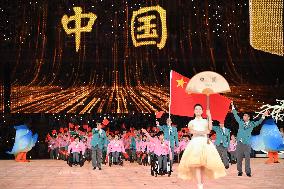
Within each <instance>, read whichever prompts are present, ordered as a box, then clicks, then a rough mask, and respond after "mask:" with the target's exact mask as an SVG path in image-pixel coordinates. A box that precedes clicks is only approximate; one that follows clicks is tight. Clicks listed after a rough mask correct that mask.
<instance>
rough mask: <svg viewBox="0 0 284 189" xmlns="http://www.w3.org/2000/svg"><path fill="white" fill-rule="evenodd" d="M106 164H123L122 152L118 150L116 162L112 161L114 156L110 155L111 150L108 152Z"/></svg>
mask: <svg viewBox="0 0 284 189" xmlns="http://www.w3.org/2000/svg"><path fill="white" fill-rule="evenodd" d="M108 165H109V166H110V167H111V166H112V165H120V166H123V161H122V153H121V152H119V155H118V162H114V157H113V156H112V152H110V153H109V154H108Z"/></svg>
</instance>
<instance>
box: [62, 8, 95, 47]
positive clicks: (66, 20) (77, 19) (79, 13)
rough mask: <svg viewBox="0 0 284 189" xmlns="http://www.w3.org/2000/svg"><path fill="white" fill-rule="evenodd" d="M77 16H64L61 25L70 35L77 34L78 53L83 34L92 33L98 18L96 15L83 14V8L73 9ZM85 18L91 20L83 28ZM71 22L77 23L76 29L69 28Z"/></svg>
mask: <svg viewBox="0 0 284 189" xmlns="http://www.w3.org/2000/svg"><path fill="white" fill-rule="evenodd" d="M73 10H74V12H75V15H74V16H70V17H68V16H67V15H64V16H63V17H62V19H61V23H62V25H63V29H64V30H65V32H66V33H67V34H68V35H69V34H71V33H74V34H75V43H76V52H78V50H79V47H80V41H81V32H91V31H92V26H93V25H94V22H95V20H96V19H97V16H96V15H95V14H94V13H87V14H82V8H81V7H74V8H73ZM83 18H89V21H88V23H87V25H86V26H83V27H82V26H81V19H83ZM71 21H75V27H74V28H69V27H68V23H70V22H71Z"/></svg>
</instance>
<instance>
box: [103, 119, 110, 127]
mask: <svg viewBox="0 0 284 189" xmlns="http://www.w3.org/2000/svg"><path fill="white" fill-rule="evenodd" d="M102 123H103V124H104V125H105V126H107V125H108V124H109V120H108V119H106V118H105V119H104V120H103V122H102Z"/></svg>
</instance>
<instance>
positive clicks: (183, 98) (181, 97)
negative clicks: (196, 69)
mask: <svg viewBox="0 0 284 189" xmlns="http://www.w3.org/2000/svg"><path fill="white" fill-rule="evenodd" d="M188 82H189V78H187V77H184V76H183V75H180V74H179V73H177V72H175V71H171V96H170V98H171V105H170V112H171V114H174V115H179V116H188V117H193V116H194V112H193V108H194V105H195V104H201V105H202V107H203V114H202V116H203V117H206V95H204V94H188V93H186V91H185V88H186V85H187V83H188ZM230 103H231V100H230V99H228V98H227V97H225V96H222V95H220V94H212V95H210V112H211V115H212V119H213V120H218V121H219V122H220V123H224V120H225V117H226V115H227V113H228V111H229V106H230Z"/></svg>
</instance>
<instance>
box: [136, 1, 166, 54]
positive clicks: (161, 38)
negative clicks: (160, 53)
mask: <svg viewBox="0 0 284 189" xmlns="http://www.w3.org/2000/svg"><path fill="white" fill-rule="evenodd" d="M131 37H132V41H133V44H134V46H135V47H138V46H142V45H157V47H158V48H159V49H162V48H163V47H164V46H165V44H166V40H167V26H166V11H165V10H164V9H163V8H162V7H160V6H152V7H144V8H141V9H139V10H138V11H134V12H133V15H132V18H131Z"/></svg>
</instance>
